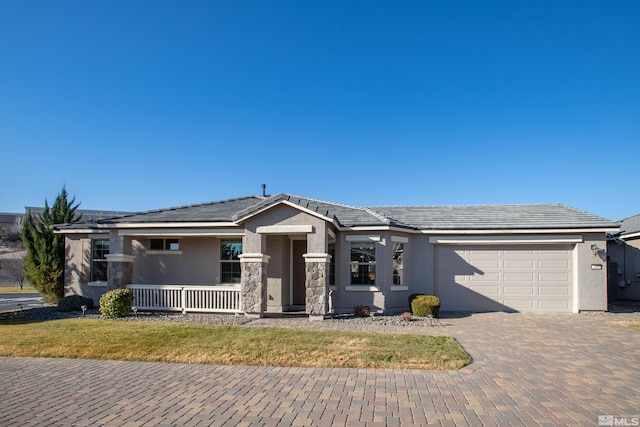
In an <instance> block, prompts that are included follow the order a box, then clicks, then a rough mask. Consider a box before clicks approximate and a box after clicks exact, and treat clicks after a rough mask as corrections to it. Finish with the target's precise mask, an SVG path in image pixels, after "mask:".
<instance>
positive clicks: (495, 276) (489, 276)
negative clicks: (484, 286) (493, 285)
mask: <svg viewBox="0 0 640 427" xmlns="http://www.w3.org/2000/svg"><path fill="white" fill-rule="evenodd" d="M468 277H469V280H470V281H472V282H499V281H500V273H485V274H474V275H473V276H468Z"/></svg>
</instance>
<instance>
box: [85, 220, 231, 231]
mask: <svg viewBox="0 0 640 427" xmlns="http://www.w3.org/2000/svg"><path fill="white" fill-rule="evenodd" d="M102 225H103V224H96V226H98V227H100V226H102ZM206 227H209V228H217V227H239V225H238V224H236V223H235V222H150V223H137V222H136V223H119V224H106V225H104V226H103V227H100V228H117V229H132V228H133V229H135V228H179V229H181V230H184V229H185V228H187V229H189V228H206Z"/></svg>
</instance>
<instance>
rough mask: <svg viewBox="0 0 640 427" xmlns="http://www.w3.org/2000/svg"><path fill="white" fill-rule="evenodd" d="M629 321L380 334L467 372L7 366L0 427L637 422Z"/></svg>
mask: <svg viewBox="0 0 640 427" xmlns="http://www.w3.org/2000/svg"><path fill="white" fill-rule="evenodd" d="M632 318H633V319H635V320H640V317H639V316H638V315H615V316H613V315H598V316H590V315H527V314H504V313H490V314H475V315H472V316H468V317H460V318H446V319H444V321H443V323H444V324H445V326H444V327H442V328H426V329H424V328H423V329H417V328H413V327H393V326H389V327H385V326H378V327H376V328H377V329H383V330H385V331H386V332H397V331H403V332H410V333H429V334H446V335H453V336H455V337H456V338H457V339H458V340H459V342H460V343H461V344H462V345H463V346H464V347H465V348H466V349H467V351H468V352H469V353H470V354H471V356H472V357H473V358H474V363H473V364H472V365H470V366H468V367H466V368H464V369H462V370H460V371H457V372H448V371H445V372H442V371H419V370H372V369H311V368H264V367H237V366H236V367H228V366H202V365H178V364H162V363H137V362H110V361H95V360H66V359H30V358H5V359H0V424H1V425H2V426H14V425H15V426H24V425H34V426H35V425H38V426H48V425H64V426H69V425H78V426H80V425H87V426H100V425H109V426H137V425H167V426H168V425H189V426H208V425H215V426H221V425H229V426H236V425H256V426H257V425H273V426H275V425H318V426H321V425H347V426H360V425H362V426H365V425H366V426H377V425H380V426H383V425H451V426H453V425H470V426H481V425H495V426H504V425H514V426H520V425H527V426H537V425H543V426H561V425H581V426H589V425H598V415H618V416H627V417H629V418H628V419H627V420H626V421H627V422H629V423H632V422H633V421H634V419H633V418H632V417H638V416H640V392H639V390H640V332H639V331H634V330H631V329H627V328H623V327H620V326H617V325H614V324H612V323H610V322H611V321H614V320H623V319H632ZM251 324H252V325H254V326H283V327H311V328H342V327H344V326H343V325H340V324H336V323H330V322H315V323H309V322H308V321H306V320H305V319H260V320H257V321H255V322H252V323H251ZM350 327H353V326H350ZM358 328H359V329H363V330H364V329H366V328H368V326H358ZM274 344H275V343H274Z"/></svg>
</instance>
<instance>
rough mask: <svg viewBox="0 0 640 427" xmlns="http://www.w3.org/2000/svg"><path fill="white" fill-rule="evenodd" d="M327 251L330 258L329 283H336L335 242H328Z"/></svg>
mask: <svg viewBox="0 0 640 427" xmlns="http://www.w3.org/2000/svg"><path fill="white" fill-rule="evenodd" d="M328 252H329V255H330V256H331V258H329V284H330V285H335V284H336V244H335V243H329V247H328Z"/></svg>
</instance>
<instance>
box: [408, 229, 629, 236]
mask: <svg viewBox="0 0 640 427" xmlns="http://www.w3.org/2000/svg"><path fill="white" fill-rule="evenodd" d="M618 230H619V229H618V228H567V229H562V228H543V229H524V228H523V229H510V230H490V229H487V230H420V233H422V234H433V235H437V234H445V235H450V234H470V235H478V234H558V233H560V234H563V235H564V234H568V233H605V232H613V231H618Z"/></svg>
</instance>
